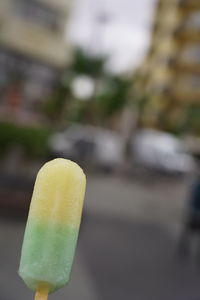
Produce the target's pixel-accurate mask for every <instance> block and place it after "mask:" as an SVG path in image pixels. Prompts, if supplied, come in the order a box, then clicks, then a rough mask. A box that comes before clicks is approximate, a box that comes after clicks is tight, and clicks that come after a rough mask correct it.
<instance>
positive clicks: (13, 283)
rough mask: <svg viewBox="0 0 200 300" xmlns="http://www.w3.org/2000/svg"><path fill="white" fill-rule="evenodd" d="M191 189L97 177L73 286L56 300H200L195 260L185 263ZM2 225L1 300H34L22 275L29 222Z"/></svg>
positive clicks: (91, 183) (183, 184)
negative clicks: (180, 252)
mask: <svg viewBox="0 0 200 300" xmlns="http://www.w3.org/2000/svg"><path fill="white" fill-rule="evenodd" d="M187 185H188V180H186V179H171V178H168V179H165V180H160V181H159V180H158V181H151V179H149V181H148V182H145V183H144V182H140V181H135V180H130V179H129V180H127V179H124V178H121V177H120V176H118V177H113V176H110V177H109V176H89V178H88V188H87V193H86V205H85V209H84V215H83V221H82V226H81V231H80V237H79V242H78V248H77V253H76V256H75V263H74V267H73V271H72V279H71V281H70V283H69V285H68V286H67V287H65V288H63V289H61V290H60V291H58V292H56V293H55V294H54V295H52V296H50V299H57V300H61V299H70V300H76V299H87V300H90V299H91V300H101V299H103V300H112V299H113V300H114V299H115V300H121V299H125V300H129V299H130V300H131V299H136V300H168V299H170V300H179V299H180V300H186V299H188V300H198V299H200V296H199V294H200V288H199V280H200V270H198V268H197V266H196V262H195V259H194V258H193V259H191V260H190V261H185V262H181V261H180V260H179V259H178V257H177V244H178V239H179V234H180V232H181V229H182V222H183V216H184V206H185V201H186V198H187V188H188V186H187ZM0 224H1V226H0V239H1V248H0V259H1V262H0V264H1V268H0V289H1V296H0V299H2V300H14V299H22V300H25V299H32V298H33V294H32V292H31V291H29V290H28V289H27V288H26V287H25V285H24V284H23V282H22V281H21V279H20V278H19V277H18V275H17V268H18V263H19V258H20V248H21V242H22V237H23V231H24V226H25V219H20V220H19V219H17V220H15V219H9V220H8V219H5V218H1V221H0Z"/></svg>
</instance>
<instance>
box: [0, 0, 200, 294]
mask: <svg viewBox="0 0 200 300" xmlns="http://www.w3.org/2000/svg"><path fill="white" fill-rule="evenodd" d="M55 157H64V158H69V159H72V160H74V161H76V162H78V163H79V164H80V165H81V166H82V167H83V168H84V170H85V172H86V174H87V178H88V187H87V193H86V204H85V208H84V214H83V222H82V227H81V232H80V238H79V243H78V248H77V253H76V258H75V263H74V268H73V272H72V279H71V281H70V283H69V285H68V286H67V287H65V288H63V289H62V290H60V291H59V292H57V293H56V294H55V295H53V296H50V299H51V298H52V299H53V297H54V298H55V299H57V300H59V299H60V300H61V299H68V298H69V299H71V300H75V299H87V300H90V299H91V300H100V299H104V300H107V299H108V300H112V299H115V300H118V299H119V300H121V299H125V300H129V299H130V300H132V299H137V300H151V299H152V300H161V299H162V300H165V299H166V300H168V299H171V300H179V299H180V300H198V299H200V287H199V278H200V217H199V215H200V163H199V159H200V2H199V1H198V0H140V1H131V0H109V1H106V0H102V1H98V0H76V1H72V0H18V1H15V0H1V1H0V266H1V267H0V290H1V295H0V299H2V300H16V299H21V300H25V299H32V298H33V294H32V292H31V291H29V290H28V289H27V288H26V287H25V285H24V283H23V282H22V281H21V279H20V278H19V277H18V275H17V270H18V264H19V259H20V250H21V244H22V238H23V233H24V228H25V223H26V217H27V212H28V208H29V204H30V199H31V194H32V190H33V184H34V180H35V176H36V174H37V172H38V170H39V168H40V167H41V165H42V164H43V163H44V162H46V161H48V160H50V159H53V158H55Z"/></svg>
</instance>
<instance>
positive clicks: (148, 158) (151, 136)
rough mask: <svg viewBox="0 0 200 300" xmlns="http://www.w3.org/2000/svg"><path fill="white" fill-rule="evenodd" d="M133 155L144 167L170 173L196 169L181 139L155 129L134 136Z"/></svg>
mask: <svg viewBox="0 0 200 300" xmlns="http://www.w3.org/2000/svg"><path fill="white" fill-rule="evenodd" d="M132 153H133V156H134V158H135V160H136V161H138V162H139V163H140V164H142V165H143V166H146V167H148V168H152V169H156V170H160V171H164V172H168V173H187V172H189V171H191V170H192V169H193V167H194V161H193V158H192V156H191V155H189V154H188V153H187V152H186V149H185V147H184V145H183V143H182V141H181V140H180V139H178V138H177V137H175V136H173V135H171V134H168V133H165V132H161V131H157V130H153V129H145V130H140V131H139V132H138V133H137V134H136V135H135V136H134V138H133V141H132Z"/></svg>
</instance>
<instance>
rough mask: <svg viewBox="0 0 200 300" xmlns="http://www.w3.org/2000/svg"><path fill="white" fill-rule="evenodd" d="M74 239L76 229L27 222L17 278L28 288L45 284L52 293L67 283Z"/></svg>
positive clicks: (73, 250) (69, 226)
mask: <svg viewBox="0 0 200 300" xmlns="http://www.w3.org/2000/svg"><path fill="white" fill-rule="evenodd" d="M77 237H78V228H75V227H73V226H71V225H67V226H66V224H65V225H62V224H49V223H48V224H47V225H46V224H41V223H40V222H37V221H35V220H29V222H28V223H27V226H26V231H25V236H24V243H23V247H22V255H21V262H20V267H19V275H20V276H21V277H22V279H23V280H24V282H25V283H26V285H27V286H28V287H29V288H30V289H32V290H34V291H36V290H37V289H38V287H40V286H42V285H45V286H46V285H47V286H48V288H49V292H53V291H55V290H57V289H59V288H60V287H62V286H64V285H65V284H66V283H67V282H68V281H69V276H70V271H71V267H72V262H73V257H74V252H75V247H76V242H77ZM38 246H39V247H38Z"/></svg>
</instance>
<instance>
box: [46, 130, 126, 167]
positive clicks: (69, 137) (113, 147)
mask: <svg viewBox="0 0 200 300" xmlns="http://www.w3.org/2000/svg"><path fill="white" fill-rule="evenodd" d="M49 146H50V150H51V153H52V154H53V155H54V156H62V157H66V158H71V159H73V160H75V161H78V162H84V163H88V165H93V166H98V167H102V168H105V169H107V170H114V169H116V168H117V167H119V166H120V165H121V164H122V162H123V153H124V143H123V140H122V138H121V136H120V135H119V134H118V133H116V132H114V131H111V130H107V129H102V128H99V127H95V126H82V125H72V126H71V127H69V128H68V129H66V130H65V131H63V132H60V133H56V134H54V135H53V136H52V137H51V138H50V140H49Z"/></svg>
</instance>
